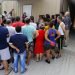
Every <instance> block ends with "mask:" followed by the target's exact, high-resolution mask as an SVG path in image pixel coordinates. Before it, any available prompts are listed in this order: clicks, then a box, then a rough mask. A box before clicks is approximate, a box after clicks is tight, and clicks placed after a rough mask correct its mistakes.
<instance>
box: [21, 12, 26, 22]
mask: <svg viewBox="0 0 75 75" xmlns="http://www.w3.org/2000/svg"><path fill="white" fill-rule="evenodd" d="M26 17H27V15H26V12H24V13H23V15H22V21H23V22H24V19H25V18H26Z"/></svg>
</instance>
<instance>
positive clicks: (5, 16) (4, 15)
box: [2, 11, 8, 20]
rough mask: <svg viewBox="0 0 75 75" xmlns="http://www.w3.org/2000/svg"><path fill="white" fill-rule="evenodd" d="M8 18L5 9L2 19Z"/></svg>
mask: <svg viewBox="0 0 75 75" xmlns="http://www.w3.org/2000/svg"><path fill="white" fill-rule="evenodd" d="M7 18H8V13H7V11H4V13H3V15H2V19H3V20H4V19H7Z"/></svg>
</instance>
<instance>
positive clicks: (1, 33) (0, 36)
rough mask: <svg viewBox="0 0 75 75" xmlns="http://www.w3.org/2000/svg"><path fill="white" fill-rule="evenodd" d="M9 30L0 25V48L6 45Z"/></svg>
mask: <svg viewBox="0 0 75 75" xmlns="http://www.w3.org/2000/svg"><path fill="white" fill-rule="evenodd" d="M8 34H9V32H8V29H7V28H6V27H3V26H0V50H2V49H5V48H7V47H8V43H7V36H8Z"/></svg>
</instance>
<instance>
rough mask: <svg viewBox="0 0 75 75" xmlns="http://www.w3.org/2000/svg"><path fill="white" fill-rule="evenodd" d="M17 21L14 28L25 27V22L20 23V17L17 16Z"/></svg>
mask: <svg viewBox="0 0 75 75" xmlns="http://www.w3.org/2000/svg"><path fill="white" fill-rule="evenodd" d="M15 20H16V22H14V23H13V24H12V26H13V27H17V26H24V25H25V23H23V22H21V21H20V17H19V16H17V17H16V18H15Z"/></svg>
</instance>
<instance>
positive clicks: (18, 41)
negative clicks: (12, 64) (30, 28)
mask: <svg viewBox="0 0 75 75" xmlns="http://www.w3.org/2000/svg"><path fill="white" fill-rule="evenodd" d="M26 42H28V39H27V37H26V36H25V35H23V34H22V33H19V34H18V33H17V34H15V35H13V36H11V38H10V43H12V44H13V45H14V46H15V47H17V48H18V49H19V50H20V52H19V53H23V52H24V51H25V50H26V48H25V43H26ZM14 52H15V53H17V51H16V50H14Z"/></svg>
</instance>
